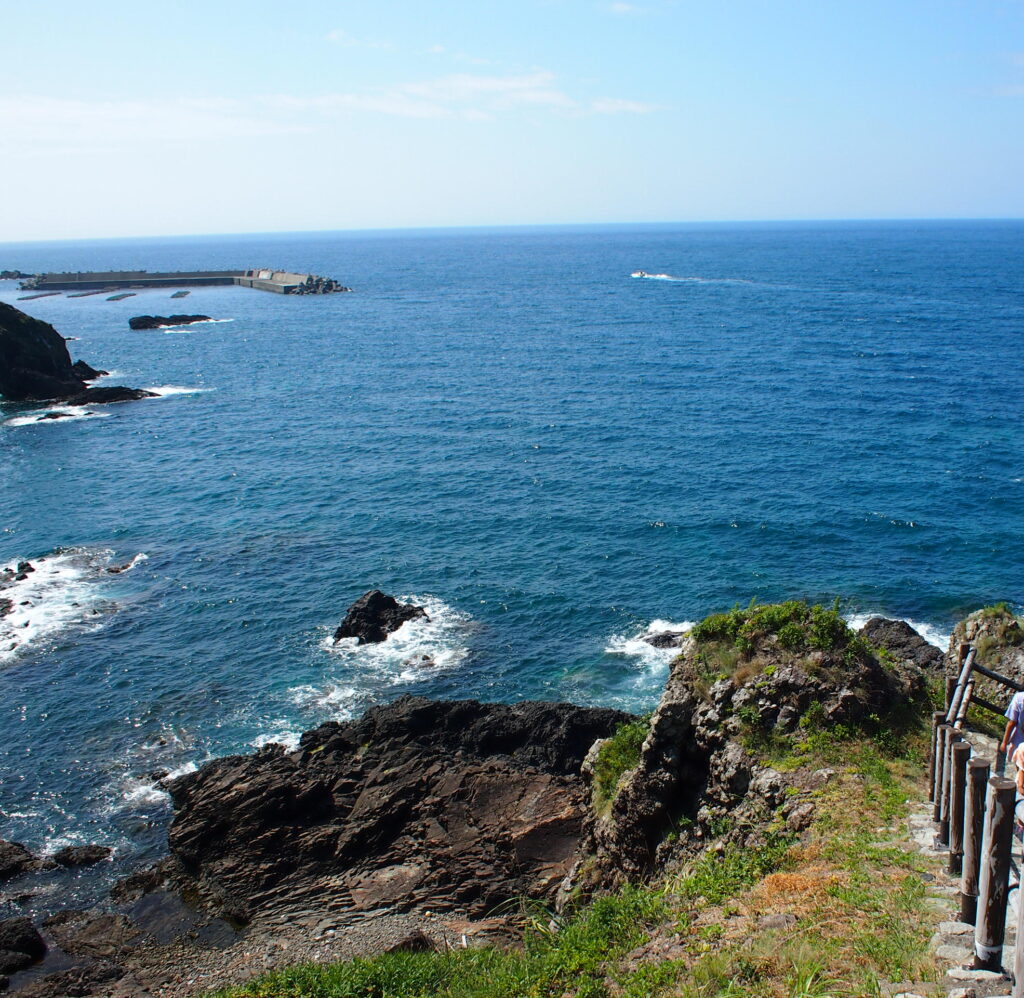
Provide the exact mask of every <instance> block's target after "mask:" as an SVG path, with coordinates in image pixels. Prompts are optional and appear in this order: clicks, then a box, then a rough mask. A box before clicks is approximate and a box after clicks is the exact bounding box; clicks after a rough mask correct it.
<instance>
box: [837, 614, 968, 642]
mask: <svg viewBox="0 0 1024 998" xmlns="http://www.w3.org/2000/svg"><path fill="white" fill-rule="evenodd" d="M872 617H885V618H886V619H888V620H902V621H903V623H905V624H909V625H910V626H911V627H912V628H914V630H915V631H917V633H918V634H920V635H921V637H922V638H924V639H925V641H927V642H928V644H930V645H935V647H936V648H938V649H939V651H947V650H948V649H949V639H950V638H951V637H952V636H953V632H952V631H951V630H946V629H944V628H942V627H939V626H937V625H936V624H929V623H927V622H926V621H919V620H912V619H911V618H910V617H889V616H888V615H887V614H886V613H885V612H884V611H881V610H880V611H878V612H877V613H851V614H848V615H846V616H844V617H843V619H844V620H845V621H846V623H847V625H848V626H849V627H850V628H851V629H852V630H854V631H859V630H860V629H861V628H862V627H863V626H864V625H865V624H866V623H867V622H868V621H869V620H871V618H872Z"/></svg>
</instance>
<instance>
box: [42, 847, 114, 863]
mask: <svg viewBox="0 0 1024 998" xmlns="http://www.w3.org/2000/svg"><path fill="white" fill-rule="evenodd" d="M113 851H114V850H113V849H111V848H110V847H109V846H98V845H88V846H65V847H64V848H63V849H60V850H58V851H57V852H55V853H54V854H53V861H54V862H55V863H56V864H57V865H58V866H92V865H93V864H94V863H101V862H103V860H105V859H109V858H110V856H111V854H112V853H113Z"/></svg>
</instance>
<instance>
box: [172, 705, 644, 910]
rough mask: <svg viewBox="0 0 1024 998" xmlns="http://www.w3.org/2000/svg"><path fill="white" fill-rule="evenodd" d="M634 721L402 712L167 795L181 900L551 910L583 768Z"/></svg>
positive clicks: (570, 709)
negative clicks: (518, 901)
mask: <svg viewBox="0 0 1024 998" xmlns="http://www.w3.org/2000/svg"><path fill="white" fill-rule="evenodd" d="M628 718H629V715H626V714H623V713H621V712H619V711H614V710H603V709H593V708H585V707H576V706H573V705H571V704H553V703H530V702H527V703H519V704H514V705H505V704H482V703H478V702H477V701H475V700H466V701H454V702H439V701H433V700H427V699H424V698H420V697H403V698H402V699H401V700H399V701H397V702H396V703H393V704H390V705H388V706H384V707H375V708H373V709H371V710H369V711H368V712H367V713H366V715H365V716H364V717H362V718H361V719H360V720H358V721H349V722H345V723H343V724H338V723H330V724H325V725H323V726H321V727H319V728H317V729H315V730H313V731H309V732H307V733H306V734H305V735H303V737H302V741H301V743H300V748H299V750H298V751H295V752H286V751H285V750H284V749H283V748H281V747H280V746H270V747H268V748H265V749H263V750H261V751H260V752H258V753H256V754H255V755H250V756H233V757H229V758H226V759H217V760H214V761H213V762H210V763H208V764H207V765H205V766H204V767H203V768H202V769H200V770H199V771H198V772H196V773H190V774H188V775H185V776H182V777H180V778H179V779H177V780H175V781H173V782H171V783H170V784H169V788H168V789H169V791H170V793H171V797H172V799H173V801H174V808H175V816H174V821H173V823H172V825H171V828H170V832H169V843H170V847H171V851H172V854H173V857H174V860H175V861H176V866H177V872H176V874H175V875H174V876H175V877H176V878H177V881H178V885H179V887H180V888H182V889H187V890H192V891H198V893H199V894H200V896H202V897H204V898H205V899H206V900H207V903H209V904H211V905H212V906H213V907H214V908H215V909H218V910H220V911H222V912H223V911H228V910H230V911H232V912H234V913H235V914H236V915H237V913H238V912H243V911H247V912H254V911H258V910H260V909H262V908H267V907H274V906H276V905H280V904H286V903H291V902H294V900H295V899H296V898H302V897H313V896H315V897H316V899H317V902H318V903H320V904H324V905H328V906H330V905H334V906H336V907H338V908H339V909H343V910H348V911H362V912H367V911H374V910H377V909H381V908H393V909H395V910H407V909H410V908H414V907H417V906H421V907H422V906H428V907H430V908H431V910H444V909H459V910H462V911H466V912H469V913H474V914H482V913H484V912H487V911H490V910H491V909H493V908H494V907H495V906H496V905H498V904H500V903H502V902H504V901H507V900H509V899H511V898H518V897H533V898H548V899H549V898H550V897H551V895H552V894H553V892H554V889H555V888H556V886H557V884H558V883H559V882H560V881H561V879H562V878H563V877H564V876H565V874H566V873H567V871H568V869H569V867H570V866H571V865H572V862H573V860H574V857H575V853H576V847H577V844H578V840H579V837H580V832H581V828H582V823H583V817H584V806H585V793H584V785H583V782H582V779H581V777H580V775H579V769H580V764H581V763H582V760H583V758H584V756H585V755H586V754H587V751H588V749H589V748H590V746H591V745H592V744H593V742H594V741H595V739H598V738H603V737H607V736H608V735H610V734H611V733H612V732H613V731H614V730H615V728H616V727H617V726H618V725H619V724H620V723H621V722H622V721H624V720H627V719H628Z"/></svg>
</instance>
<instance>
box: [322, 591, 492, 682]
mask: <svg viewBox="0 0 1024 998" xmlns="http://www.w3.org/2000/svg"><path fill="white" fill-rule="evenodd" d="M398 599H399V601H400V602H402V603H415V604H416V605H417V606H422V607H423V609H424V610H426V612H427V616H426V617H417V618H415V619H414V620H407V621H406V622H405V623H404V624H402V626H401V627H400V628H398V630H397V631H394V632H393V633H391V634H389V635H388V636H387V639H386V640H385V641H381V642H380V643H378V644H366V645H359V644H357V643H356V639H355V638H343V639H342V640H341V641H338V642H335V641H334V639H333V638H331V637H328V638H326V639H325V640H324V641H323V643H322V645H321V647H323V648H325V649H326V650H327V651H329V652H330V653H331V654H332V655H336V656H338V657H339V658H341V660H342V661H343V662H344V663H345V664H346V665H350V666H352V667H353V668H355V669H357V670H360V669H364V670H372V671H373V672H375V673H378V674H381V675H383V676H385V677H390V680H391V682H392V683H407V682H414V681H416V680H418V679H422V678H423V677H424V676H426V675H430V674H431V673H434V672H437V670H439V669H454V668H456V667H457V666H458V665H459V664H461V663H462V661H463V660H464V659H465V658H466V656H467V655H469V647H468V645H467V644H466V643H465V641H466V632H467V630H468V629H469V627H470V626H471V624H472V619H471V618H470V616H469V615H468V614H465V613H463V612H462V611H461V610H456V609H455V608H454V607H451V606H449V605H448V604H447V603H445V602H444V601H443V600H440V599H437V598H436V597H434V596H413V595H408V596H399V597H398Z"/></svg>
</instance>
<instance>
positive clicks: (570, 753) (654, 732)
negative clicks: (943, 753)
mask: <svg viewBox="0 0 1024 998" xmlns="http://www.w3.org/2000/svg"><path fill="white" fill-rule="evenodd" d="M377 595H383V594H377ZM370 596H374V599H373V600H367V597H370ZM366 602H371V603H380V601H379V600H378V599H377V598H376V596H375V594H374V593H373V592H371V593H368V594H367V596H366V597H363V598H361V601H357V603H356V604H354V605H353V608H352V609H353V610H354V609H356V608H357V607H359V606H360V604H361V603H362V604H363V605H364V607H365V603H366ZM383 605H384V606H385V607H388V606H389V604H387V603H386V602H385V603H384V604H383ZM397 606H399V607H401V606H402V604H397ZM1007 612H1008V611H1007ZM986 614H987V616H986ZM357 616H359V615H358V614H357ZM1009 617H1010V619H1009V620H1003V621H1002V624H1001V625H999V626H1001V628H1002V630H999V627H998V626H996V625H993V624H992V623H991V621H992V620H993V619H994V616H993V613H992V612H991V611H983V612H982V613H980V614H976V615H972V617H971V618H968V620H967V621H966V622H965V623H964V624H963V625H962V626H961V627H960V628H958V634H956V635H954V639H953V642H952V644H951V649H950V654H949V655H948V656H945V657H944V656H942V654H941V653H937V654H938V658H936V653H935V650H934V649H932V648H931V646H928V645H927V643H926V642H923V640H922V639H921V638H920V637H919V636H918V635H916V634H915V633H914V632H912V630H910V629H908V628H907V627H906V625H902V624H900V623H899V622H893V621H882V620H880V619H879V620H873V621H871V622H870V623H869V625H868V626H867V627H866V628H865V629H864V630H863V631H862V632H860V633H854V632H852V631H851V630H849V629H848V628H847V627H846V625H845V624H844V623H843V621H842V620H841V618H839V616H838V614H836V613H835V612H834V611H832V610H827V609H823V608H821V607H808V606H807V605H806V604H803V603H797V602H793V603H786V604H780V605H777V606H768V607H762V606H752V607H750V608H747V609H746V610H734V611H732V612H730V613H726V614H719V615H715V616H712V617H709V618H707V619H706V620H705V621H703V622H702V623H701V624H699V625H698V626H697V627H695V628H694V629H693V630H692V631H691V632H689V633H688V634H686V635H684V636H683V637H681V638H677V636H675V635H673V640H674V641H675V640H678V641H680V647H679V654H678V656H677V657H676V658H675V660H674V661H673V663H672V666H671V670H670V675H669V678H668V681H667V683H666V686H665V689H664V692H663V693H662V696H661V699H660V702H659V704H658V706H657V708H656V710H655V711H654V713H653V715H651V716H650V717H649V718H636V717H632V716H630V715H627V714H624V713H621V712H619V711H614V710H607V709H599V708H587V707H580V706H575V705H572V704H558V703H536V702H525V703H518V704H511V705H508V704H485V703H479V702H477V701H472V700H469V701H451V702H443V701H436V700H428V699H425V698H421V697H404V698H402V699H400V700H398V701H396V702H394V703H392V704H389V705H385V706H380V707H374V708H372V709H371V710H369V711H367V713H366V714H365V715H364V716H363V717H362V718H360V719H358V720H353V721H347V722H344V723H328V724H324V725H322V726H320V727H319V728H316V729H314V730H312V731H309V732H307V733H306V734H305V735H303V737H302V739H301V741H300V744H299V746H298V748H297V749H296V750H294V751H289V750H287V749H286V748H284V747H282V746H276V745H272V746H268V747H266V748H264V749H262V750H260V751H258V752H256V753H254V754H252V755H246V756H232V757H228V758H222V759H217V760H214V761H212V762H210V763H208V764H207V765H205V766H203V767H202V768H201V769H200V770H198V771H197V772H195V773H191V774H188V775H185V776H182V777H180V778H178V779H176V780H173V781H171V782H169V783H168V784H167V786H168V789H169V792H170V794H171V797H172V799H173V804H174V818H173V821H172V823H171V826H170V830H169V834H168V847H169V855H168V857H167V858H166V859H165V860H164V861H162V862H161V863H160V864H158V865H157V866H156V867H154V868H151V869H148V870H144V871H139V872H138V873H137V874H135V875H133V876H132V877H129V878H128V879H127V880H126V881H122V882H121V883H120V884H118V885H117V886H116V887H115V889H114V892H113V894H112V903H111V905H110V906H109V907H108V908H107V909H105V910H103V911H99V910H97V911H90V912H69V913H55V914H54V916H53V917H51V918H50V919H47V920H46V921H44V922H43V924H42V925H41V926H39V927H38V928H39V929H40V930H41V932H42V937H43V939H44V941H45V944H46V945H47V946H49V947H50V951H49V952H50V955H49V956H48V957H47V960H48V961H49V960H55V957H54V955H55V954H56V955H57V956H58V957H59V959H57V960H55V962H54V963H53V965H52V966H53V971H54V972H53V973H50V974H48V975H46V974H41V973H40V971H35V974H36V976H35V977H31V976H26V974H25V972H24V971H22V972H21V973H17V974H16V976H15V977H14V979H13V980H12V986H15V987H17V988H18V989H19V990H20V991H21V992H22V993H24V994H26V995H35V996H46V995H51V996H52V995H57V994H76V995H77V994H81V995H86V994H103V995H109V996H116V998H127V996H129V995H135V994H142V993H151V994H162V995H181V996H185V995H198V994H202V993H203V992H204V991H205V990H206V989H209V988H212V987H214V986H223V985H225V984H228V983H231V982H233V981H238V980H241V979H245V978H247V977H249V976H252V975H253V974H255V973H258V972H260V971H262V970H265V969H267V968H271V967H275V966H282V965H287V964H292V963H296V962H301V961H303V960H312V961H318V962H319V961H329V960H337V959H343V958H347V957H350V956H354V955H359V954H365V953H379V952H383V951H387V950H390V949H395V948H406V949H422V948H432V947H434V946H437V945H442V946H447V945H453V946H455V947H457V948H458V947H460V946H462V945H470V946H472V945H476V944H480V943H488V942H495V941H499V942H501V941H504V942H505V943H506V944H507V943H508V942H510V941H513V940H514V939H515V938H516V935H517V931H518V930H517V929H516V925H517V924H518V920H517V917H516V912H518V911H519V910H520V909H521V907H522V905H523V904H530V903H537V904H541V905H544V906H546V908H547V910H549V911H551V912H554V911H563V912H571V911H573V910H574V909H575V908H576V907H577V906H578V905H580V904H581V903H584V901H585V899H587V898H593V897H599V896H601V895H603V894H605V893H606V892H615V891H618V890H622V889H625V888H626V885H630V884H633V885H635V884H644V883H648V882H654V881H661V880H663V879H664V878H666V877H669V878H671V877H673V876H678V877H681V876H682V875H683V871H686V870H687V869H689V868H690V867H691V866H692V864H694V863H698V864H699V863H701V862H703V860H702V857H711V859H712V860H714V858H715V857H716V856H721V857H723V859H722V861H723V862H725V861H726V860H727V859H728V857H730V856H737V855H743V856H746V855H749V856H759V855H763V854H764V850H765V848H766V843H768V844H771V843H774V842H777V841H785V842H790V843H791V842H799V841H801V840H802V837H804V836H806V835H807V834H809V833H808V831H807V830H808V829H809V828H810V826H811V825H812V823H813V822H815V821H816V820H817V817H816V816H817V809H818V808H819V807H821V806H823V805H822V804H821V803H820V801H821V800H822V797H821V794H822V793H826V792H828V790H827V788H828V787H829V786H830V785H832V783H833V782H834V781H835V780H836V779H838V777H837V776H836V774H835V771H834V770H832V769H823V768H821V766H820V764H819V763H817V762H815V758H816V757H815V756H814V755H813V752H810V750H808V749H807V747H806V746H807V744H809V743H814V742H815V739H818V740H819V741H822V742H825V741H835V742H837V743H843V742H844V740H847V739H848V740H850V741H849V744H851V745H852V744H855V740H856V739H858V738H863V739H867V740H868V741H869V742H870V741H871V740H872V739H877V740H878V744H883V745H890V746H891V745H894V744H897V743H899V741H900V739H903V738H908V737H909V738H912V737H914V734H913V733H914V732H915V731H919V730H921V727H922V725H923V724H924V719H925V718H926V717H927V716H928V711H929V710H930V709H931V708H930V705H929V701H928V695H927V694H928V690H929V688H930V687H931V688H935V687H936V686H937V685H941V679H942V676H943V673H948V672H949V671H951V670H953V669H955V667H956V661H957V653H958V649H959V640H960V637H959V636H962V635H963V634H967V633H971V634H974V636H975V639H977V638H978V637H979V635H983V634H985V633H990V632H991V634H992V638H991V642H992V643H991V654H992V655H1001V654H1004V653H1005V651H1006V649H1007V648H1010V649H1011V650H1012V649H1014V648H1016V645H1014V644H1012V642H1013V641H1014V640H1015V638H1014V637H1013V634H1015V630H1014V624H1013V620H1014V618H1013V617H1012V614H1009ZM1000 619H1002V618H1000ZM986 622H987V623H986ZM397 626H401V623H399V624H398V625H397ZM986 626H987V627H988V628H989V631H984V630H980V629H981V628H984V627H986ZM908 630H909V631H910V633H908ZM996 631H999V633H1000V634H1001V635H1002V639H1005V637H1006V634H1007V633H1010V634H1011V636H1010V638H1009V639H1008V640H1009V644H1007V643H1006V641H1005V640H1004V643H1003V644H1001V645H998V646H997V644H996V636H995V634H996ZM351 636H357V635H356V634H352V635H351ZM1000 649H1001V650H1000ZM808 753H809V754H808ZM779 759H783V760H786V761H785V763H784V764H781V763H779V762H776V761H775V760H779ZM853 786H856V783H854V784H853ZM823 788H825V789H823ZM773 855H774V854H773ZM779 855H781V853H780V854H779ZM87 858H88V859H90V860H92V859H93V858H95V859H96V860H99V859H101V858H102V857H101V856H100V855H99V853H98V852H96V851H93V852H91V853H90V855H89V857H87ZM59 861H60V860H59V858H58V857H56V856H54V857H51V858H49V859H48V860H42V859H41V858H40V857H35V856H33V855H32V854H31V853H30V852H28V850H25V849H23V848H21V847H19V846H17V844H13V843H6V844H3V846H2V847H0V870H7V871H11V872H10V875H11V876H12V877H15V878H22V880H19V881H18V882H19V883H22V882H23V878H24V877H30V876H32V875H34V874H33V871H34V870H37V869H39V868H40V864H42V863H50V864H51V865H52V864H53V863H55V862H59ZM0 875H2V874H0ZM680 882H681V881H680ZM182 899H187V905H186V904H183V902H182ZM700 900H701V899H700V898H697V899H696V901H695V902H694V903H695V904H696V905H697V909H696V912H695V913H694V914H692V916H687V917H692V918H694V919H695V920H696V921H695V923H694V924H696V925H698V926H699V925H702V924H706V925H707V926H708V927H709V928H708V931H709V932H710V931H711V930H712V929H713V928H714V926H715V924H716V923H715V922H714V919H715V918H718V919H721V918H724V917H727V916H724V915H722V914H721V911H720V910H719V909H716V908H714V907H713V906H711V907H709V908H708V914H707V916H706V920H705V921H704V922H702V921H701V920H702V919H705V915H704V914H701V909H700V907H699V906H700ZM168 910H170V911H172V912H173V913H174V914H173V917H172V918H171V919H170V921H172V922H176V924H177V925H178V929H177V931H174V932H168V931H167V920H166V919H165V920H164V921H162V922H161V920H160V919H157V918H155V915H154V913H155V912H159V911H163V912H166V911H168ZM553 917H554V916H553ZM780 917H781V916H780ZM786 918H791V916H788V915H787V916H786ZM793 921H795V919H791V921H785V920H783V921H782V922H779V924H780V925H786V926H788V925H790V924H792V922H793ZM755 922H756V919H755ZM3 924H5V925H6V924H7V923H3ZM553 924H554V923H553ZM772 924H774V923H772ZM11 931H12V932H15V931H17V932H23V931H24V926H21V925H20V924H19V925H17V926H14V927H13V928H12V929H11ZM19 938H20V937H19ZM25 939H26V941H28V936H27V935H26V936H25ZM646 945H647V948H646V949H643V950H642V951H641V950H638V951H637V954H636V955H635V957H634V958H631V959H635V961H639V963H641V964H642V963H643V961H644V960H648V959H655V958H657V959H676V958H677V957H678V956H679V952H681V951H680V950H679V947H680V946H682V943H680V942H679V939H678V938H677V937H676V936H671V938H669V937H664V938H662V937H656V938H655V939H654V940H652V942H651V943H650V944H646ZM47 969H48V968H47V965H46V964H44V965H43V966H42V968H41V970H42V971H46V970H47ZM61 989H63V990H61ZM558 993H561V992H558Z"/></svg>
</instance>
